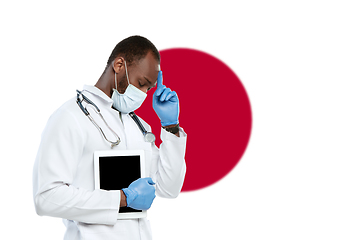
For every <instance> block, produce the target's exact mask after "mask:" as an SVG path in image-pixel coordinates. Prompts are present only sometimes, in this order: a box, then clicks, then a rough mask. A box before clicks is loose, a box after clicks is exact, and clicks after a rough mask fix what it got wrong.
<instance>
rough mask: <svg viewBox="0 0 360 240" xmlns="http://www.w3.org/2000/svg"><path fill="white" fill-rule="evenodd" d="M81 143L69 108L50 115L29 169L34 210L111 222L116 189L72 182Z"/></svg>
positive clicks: (117, 198)
mask: <svg viewBox="0 0 360 240" xmlns="http://www.w3.org/2000/svg"><path fill="white" fill-rule="evenodd" d="M84 143H85V137H84V134H83V133H82V130H81V126H80V124H79V122H78V121H77V119H76V117H74V116H73V115H72V113H71V112H70V111H67V110H66V109H62V110H58V111H57V112H55V113H54V114H53V115H52V116H51V117H50V119H49V121H48V123H47V125H46V127H45V129H44V131H43V134H42V137H41V143H40V147H39V150H38V153H37V156H36V160H35V164H34V170H33V198H34V204H35V210H36V212H37V214H39V215H40V216H42V215H46V216H52V217H60V218H64V219H69V220H75V221H79V222H85V223H98V224H109V225H113V224H115V223H116V220H117V213H118V210H119V204H120V192H119V191H104V190H95V191H90V190H87V189H82V188H77V187H75V186H73V185H72V182H73V179H74V177H75V174H76V171H77V166H78V163H79V161H80V159H81V156H82V151H83V146H84Z"/></svg>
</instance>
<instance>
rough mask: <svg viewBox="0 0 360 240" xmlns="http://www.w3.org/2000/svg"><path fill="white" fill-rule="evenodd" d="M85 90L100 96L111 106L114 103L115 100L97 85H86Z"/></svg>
mask: <svg viewBox="0 0 360 240" xmlns="http://www.w3.org/2000/svg"><path fill="white" fill-rule="evenodd" d="M83 89H84V91H86V92H89V93H91V94H93V95H95V96H97V97H99V98H101V99H102V100H104V101H105V102H106V103H108V104H109V105H110V106H112V104H113V102H114V101H113V100H112V99H111V98H109V97H108V95H106V94H105V93H104V92H103V91H101V90H100V89H99V88H97V87H95V86H91V85H84V88H83Z"/></svg>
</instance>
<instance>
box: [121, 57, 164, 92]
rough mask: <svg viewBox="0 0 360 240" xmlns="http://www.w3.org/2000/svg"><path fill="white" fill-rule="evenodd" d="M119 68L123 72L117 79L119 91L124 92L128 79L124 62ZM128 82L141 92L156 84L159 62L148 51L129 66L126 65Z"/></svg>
mask: <svg viewBox="0 0 360 240" xmlns="http://www.w3.org/2000/svg"><path fill="white" fill-rule="evenodd" d="M123 66H124V68H123V69H122V70H121V71H123V72H124V75H123V77H121V79H120V81H118V91H119V93H124V92H125V90H126V88H127V86H128V81H127V79H126V74H125V64H123ZM127 71H128V76H129V82H130V83H131V84H132V85H134V86H135V87H137V88H138V89H140V90H141V91H143V92H145V93H146V92H147V91H148V90H150V89H151V88H153V87H155V86H156V81H157V76H158V72H159V63H158V61H157V60H156V59H155V58H154V56H153V55H152V54H151V53H150V52H149V53H148V54H147V55H146V56H145V57H144V58H143V59H141V60H139V61H138V62H137V63H134V64H133V65H131V66H127Z"/></svg>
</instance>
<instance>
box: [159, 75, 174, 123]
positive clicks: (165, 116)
mask: <svg viewBox="0 0 360 240" xmlns="http://www.w3.org/2000/svg"><path fill="white" fill-rule="evenodd" d="M153 108H154V110H155V112H156V114H157V115H158V117H159V118H160V121H161V125H162V126H169V125H173V124H178V123H179V98H178V96H177V94H176V92H173V91H171V90H170V88H167V87H166V86H164V85H163V75H162V71H159V73H158V78H157V85H156V91H155V92H154V95H153Z"/></svg>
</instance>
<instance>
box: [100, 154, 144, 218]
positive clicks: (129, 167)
mask: <svg viewBox="0 0 360 240" xmlns="http://www.w3.org/2000/svg"><path fill="white" fill-rule="evenodd" d="M94 177H95V189H103V190H108V191H110V190H121V189H123V188H127V187H128V186H129V185H130V184H131V183H132V182H133V181H135V180H137V179H138V178H143V177H145V153H144V151H143V150H114V151H95V152H94ZM144 217H146V211H145V210H136V209H133V208H130V207H121V208H120V209H119V214H118V219H130V218H144Z"/></svg>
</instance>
